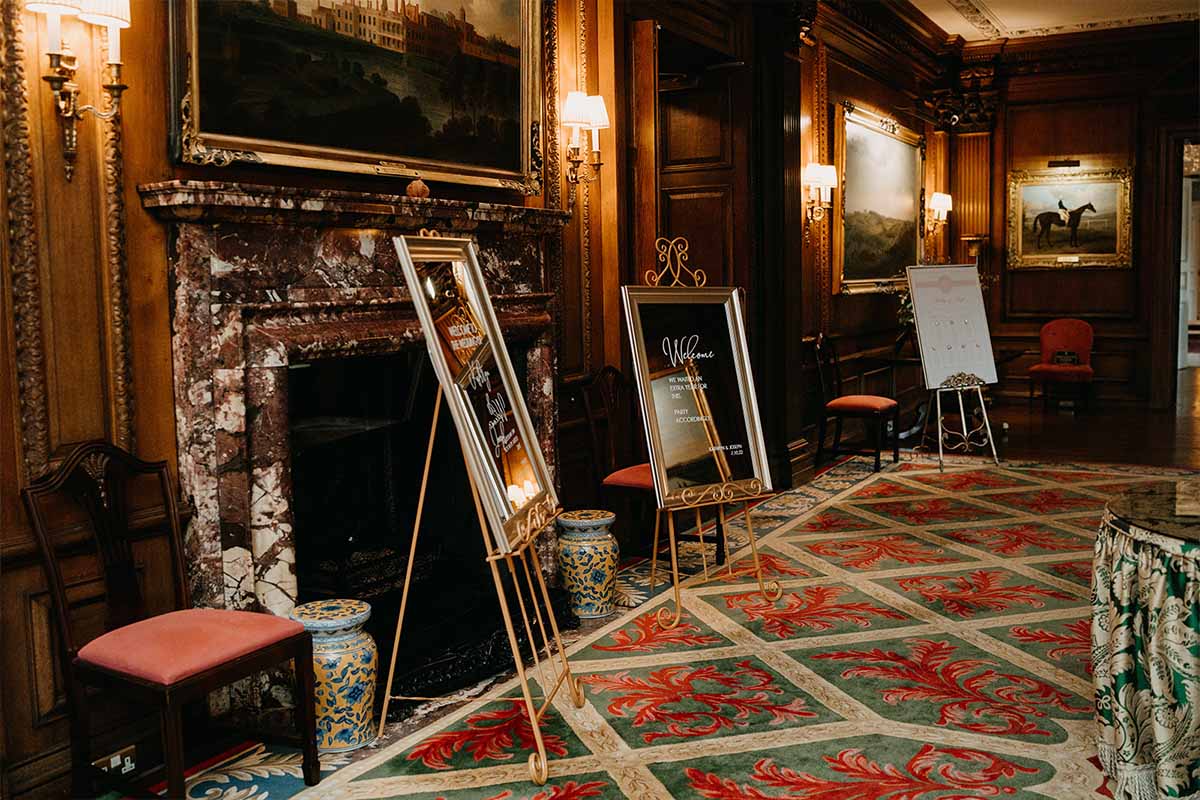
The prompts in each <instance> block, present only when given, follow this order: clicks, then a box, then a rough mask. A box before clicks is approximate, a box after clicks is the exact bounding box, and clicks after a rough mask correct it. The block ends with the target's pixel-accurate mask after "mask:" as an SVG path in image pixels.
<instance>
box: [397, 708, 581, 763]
mask: <svg viewBox="0 0 1200 800" xmlns="http://www.w3.org/2000/svg"><path fill="white" fill-rule="evenodd" d="M501 702H503V703H504V706H503V707H502V708H495V709H491V710H488V711H481V712H479V713H478V714H472V715H471V716H470V717H467V719H466V720H465V724H466V726H467V727H466V729H465V730H463V729H459V730H447V731H442V732H441V733H436V734H434V735H433V736H430V737H429V738H428V739H426V740H424V741H423V742H421V743H420V744H418V745H417V746H416V747H414V748H413V749H412V752H411V753H409V754H408V760H409V761H417V760H419V761H421V763H423V764H424V765H425V766H426V767H428V768H429V769H454V766H453V765H452V764H451V763H450V759H452V758H453V757H454V755H455V754H456V753H459V752H461V751H463V750H466V752H468V753H470V754H471V756H472V757H473V758H474V759H475V761H476V763H478V762H480V761H485V760H492V761H511V760H512V757H513V754H514V753H517V754H519V755H520V756H521V758H525V753H527V752H528V751H529V750H530V749H531V748H534V747H536V743H535V741H534V738H533V729H532V728H531V727H530V726H529V716H528V715H527V714H526V712H525V701H524V700H521V699H515V700H504V701H501ZM542 741H543V742H545V744H546V752H548V753H551V754H553V755H556V756H559V757H560V758H561V757H565V756H566V755H567V747H566V744H565V743H564V742H563V740H562V737H560V736H558V735H556V734H553V733H548V732H547V731H546V730H545V726H544V725H543V729H542Z"/></svg>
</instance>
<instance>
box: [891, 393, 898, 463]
mask: <svg viewBox="0 0 1200 800" xmlns="http://www.w3.org/2000/svg"><path fill="white" fill-rule="evenodd" d="M898 461H900V406H896V410H895V411H893V412H892V463H893V464H895V463H897V462H898Z"/></svg>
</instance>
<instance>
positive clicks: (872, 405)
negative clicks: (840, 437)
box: [825, 394, 896, 414]
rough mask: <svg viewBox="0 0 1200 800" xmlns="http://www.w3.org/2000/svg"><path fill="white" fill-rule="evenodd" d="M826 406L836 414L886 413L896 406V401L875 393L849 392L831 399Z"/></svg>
mask: <svg viewBox="0 0 1200 800" xmlns="http://www.w3.org/2000/svg"><path fill="white" fill-rule="evenodd" d="M825 408H826V410H828V411H831V412H833V413H835V414H838V413H841V414H885V413H888V412H890V411H892V410H893V409H895V408H896V401H895V400H893V399H892V398H890V397H878V396H876V395H873V394H847V395H843V396H841V397H838V398H835V399H833V400H830V401H829V402H828V403H826V404H825Z"/></svg>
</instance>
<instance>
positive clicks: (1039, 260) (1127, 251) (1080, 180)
mask: <svg viewBox="0 0 1200 800" xmlns="http://www.w3.org/2000/svg"><path fill="white" fill-rule="evenodd" d="M1132 193H1133V172H1132V170H1129V169H1108V170H1081V171H1079V170H1077V171H1072V172H1064V171H1062V170H1047V171H1040V172H1035V171H1025V170H1013V171H1011V172H1010V173H1009V174H1008V266H1009V267H1010V268H1014V269H1019V268H1037V269H1046V268H1081V267H1107V268H1114V269H1123V268H1128V267H1130V266H1131V265H1132V263H1133V257H1132V256H1133V252H1132V246H1131V240H1132V231H1133V215H1132V212H1131V208H1130V198H1131V197H1132Z"/></svg>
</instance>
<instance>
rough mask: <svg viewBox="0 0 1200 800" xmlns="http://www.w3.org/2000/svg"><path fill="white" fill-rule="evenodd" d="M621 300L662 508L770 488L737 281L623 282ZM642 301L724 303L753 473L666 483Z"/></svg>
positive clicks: (726, 498)
mask: <svg viewBox="0 0 1200 800" xmlns="http://www.w3.org/2000/svg"><path fill="white" fill-rule="evenodd" d="M621 302H622V305H623V306H624V310H625V321H626V327H627V329H628V330H629V345H630V350H631V351H632V353H633V372H634V376H635V378H636V382H637V389H638V401H639V402H640V403H641V407H642V418H643V420H644V422H645V429H646V444H647V447H648V449H649V451H650V467H651V473H652V474H653V475H654V490H655V494H656V496H657V500H658V507H659V508H689V507H692V506H699V505H708V504H712V503H727V502H732V501H734V500H745V499H749V498H753V497H759V496H761V495H763V494H765V493H767V492H770V491H771V472H770V468H769V466H768V464H767V449H766V445H765V443H764V442H763V434H762V423H761V422H760V420H759V416H758V400H757V398H756V396H755V394H754V376H753V374H752V373H751V370H750V351H749V349H748V348H747V346H746V335H745V331H746V326H745V322H744V319H743V315H742V302H741V290H740V289H737V288H734V287H716V286H713V287H703V288H694V287H690V286H678V287H675V286H671V287H667V286H622V287H621ZM642 303H648V304H658V303H672V304H674V303H678V304H681V305H689V304H696V303H705V304H720V305H722V306H723V307H724V310H725V320H726V325H727V329H728V332H729V338H730V349H731V350H732V353H733V360H734V364H733V366H734V370H735V372H736V375H737V382H738V396H739V398H740V400H741V406H742V414H743V417H744V419H745V421H746V449H747V450H748V451H749V452H750V460H751V463H752V464H753V467H754V476H753V477H751V478H743V479H740V480H735V481H727V482H723V483H711V484H698V485H695V486H684V487H681V488H678V489H671V488H670V487H669V486H668V485H667V469H666V464H665V463H664V455H663V446H662V441H661V437H660V429H659V425H658V414H657V412H656V410H655V407H654V398H653V397H652V396H651V394H650V380H651V375H650V371H649V363H648V359H647V353H646V344H645V337H644V333H643V330H642V317H641V312H640V306H641V304H642Z"/></svg>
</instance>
